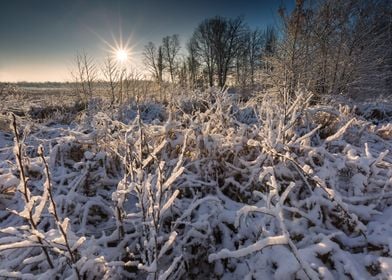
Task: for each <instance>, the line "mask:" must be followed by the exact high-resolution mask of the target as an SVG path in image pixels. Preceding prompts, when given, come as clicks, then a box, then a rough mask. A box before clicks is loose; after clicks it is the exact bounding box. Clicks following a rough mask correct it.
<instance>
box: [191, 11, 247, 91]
mask: <svg viewBox="0 0 392 280" xmlns="http://www.w3.org/2000/svg"><path fill="white" fill-rule="evenodd" d="M245 30H246V29H245V24H244V22H243V20H242V18H240V17H238V18H236V19H226V18H223V17H218V16H217V17H214V18H210V19H206V20H204V21H203V22H202V23H201V24H199V26H198V27H197V28H196V30H195V32H194V34H193V37H192V40H193V41H194V42H195V46H196V50H197V52H198V56H199V57H200V58H201V61H202V62H203V64H204V65H205V67H206V72H207V75H208V81H209V85H210V86H212V85H213V84H214V75H215V76H216V77H217V81H218V86H220V87H223V86H224V85H225V84H226V80H227V76H228V73H229V69H230V68H231V66H232V64H233V61H234V59H235V57H236V55H237V54H238V52H239V51H240V49H241V46H242V42H241V38H242V36H243V33H244V31H245Z"/></svg>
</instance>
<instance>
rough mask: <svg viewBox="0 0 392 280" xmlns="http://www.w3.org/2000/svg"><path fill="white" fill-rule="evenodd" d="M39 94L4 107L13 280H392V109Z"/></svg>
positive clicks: (3, 221)
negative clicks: (114, 100)
mask: <svg viewBox="0 0 392 280" xmlns="http://www.w3.org/2000/svg"><path fill="white" fill-rule="evenodd" d="M51 96H53V95H51ZM67 96H69V95H67ZM2 98H3V97H2ZM31 98H32V99H26V96H25V95H24V96H20V97H19V99H15V97H12V96H4V98H3V100H5V101H4V102H3V103H2V104H1V105H0V106H2V107H1V108H0V109H1V115H0V278H1V279H14V278H20V279H56V276H58V277H60V278H61V279H124V278H128V279H162V280H163V279H392V108H391V107H392V105H391V103H390V102H388V101H385V100H384V101H383V102H376V101H361V102H360V103H357V104H355V103H354V102H346V103H347V104H338V103H339V102H338V101H335V102H323V104H319V105H311V104H313V102H311V97H310V95H309V94H307V93H297V95H296V96H295V97H293V98H292V99H291V100H290V101H288V102H282V101H281V100H279V98H277V97H275V96H272V95H269V94H266V93H265V94H263V95H260V96H257V97H254V98H251V99H250V100H248V101H246V102H245V101H244V102H242V101H238V100H235V101H233V100H234V99H233V98H232V96H230V95H228V94H226V93H220V92H215V91H209V92H207V93H204V94H201V93H198V94H197V95H196V94H193V95H189V96H182V97H180V98H176V99H175V101H174V102H172V103H169V104H168V105H162V104H159V103H154V102H143V103H141V104H134V103H129V104H126V103H124V104H123V105H122V106H117V107H115V108H109V107H108V106H107V105H105V104H104V103H102V102H100V101H99V100H94V102H90V104H89V105H88V109H87V110H84V108H81V107H80V106H79V107H78V106H75V105H73V104H74V102H75V100H76V99H72V98H65V97H64V98H61V99H60V100H61V105H64V103H63V100H64V102H65V100H66V101H67V102H69V105H67V106H69V107H67V110H66V111H63V110H61V109H60V108H57V107H56V106H57V105H58V104H59V98H58V96H54V98H53V99H50V98H49V99H47V98H46V97H44V99H45V101H42V100H41V98H42V97H41V95H36V96H34V97H31ZM33 99H34V100H33ZM52 100H54V101H53V102H52ZM335 100H336V99H335ZM19 102H20V103H19ZM51 102H52V103H51ZM21 104H23V105H21ZM32 104H33V105H32ZM42 104H44V105H42ZM284 104H286V106H285V105H284ZM354 105H356V106H354ZM29 106H30V107H34V108H36V109H31V108H29ZM50 106H52V107H54V108H55V109H53V110H48V111H46V113H40V112H41V111H42V110H44V109H45V108H48V107H50ZM37 108H38V109H37ZM56 108H57V109H56ZM10 111H12V112H15V113H17V112H19V113H20V112H22V113H20V114H18V115H16V116H15V119H14V120H13V117H12V116H11V115H10V114H9V112H10Z"/></svg>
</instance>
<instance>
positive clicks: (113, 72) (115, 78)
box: [102, 56, 120, 104]
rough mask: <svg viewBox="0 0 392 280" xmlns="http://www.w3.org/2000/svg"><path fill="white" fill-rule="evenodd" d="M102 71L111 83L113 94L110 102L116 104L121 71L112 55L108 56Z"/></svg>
mask: <svg viewBox="0 0 392 280" xmlns="http://www.w3.org/2000/svg"><path fill="white" fill-rule="evenodd" d="M102 73H103V75H104V77H105V79H106V82H107V83H108V84H109V90H110V96H111V101H110V103H111V104H114V102H115V101H116V88H117V87H118V83H119V79H120V71H119V69H118V66H117V64H116V62H115V61H114V58H113V57H112V56H107V57H106V59H105V62H104V67H103V69H102Z"/></svg>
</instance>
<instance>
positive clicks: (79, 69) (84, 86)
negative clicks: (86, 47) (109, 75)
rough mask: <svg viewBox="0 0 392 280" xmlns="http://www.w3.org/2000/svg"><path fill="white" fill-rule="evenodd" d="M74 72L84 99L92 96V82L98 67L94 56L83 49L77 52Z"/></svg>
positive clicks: (95, 79) (94, 80)
mask: <svg viewBox="0 0 392 280" xmlns="http://www.w3.org/2000/svg"><path fill="white" fill-rule="evenodd" d="M75 64H76V72H74V73H73V76H74V79H75V81H76V83H77V84H78V85H79V86H80V91H81V92H82V94H83V95H84V98H85V99H86V101H87V100H88V99H89V98H91V97H92V96H93V91H94V84H95V83H96V81H97V78H98V69H97V66H96V63H95V61H94V58H93V57H91V56H90V55H88V54H87V53H86V52H85V51H82V52H81V53H77V55H76V57H75Z"/></svg>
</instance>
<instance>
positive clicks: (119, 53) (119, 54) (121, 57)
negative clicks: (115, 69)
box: [116, 49, 128, 63]
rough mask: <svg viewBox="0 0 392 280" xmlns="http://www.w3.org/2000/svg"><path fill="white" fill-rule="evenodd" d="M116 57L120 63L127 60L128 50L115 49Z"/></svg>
mask: <svg viewBox="0 0 392 280" xmlns="http://www.w3.org/2000/svg"><path fill="white" fill-rule="evenodd" d="M116 59H117V61H118V62H120V63H124V62H126V61H127V60H128V52H127V50H124V49H118V50H116Z"/></svg>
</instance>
